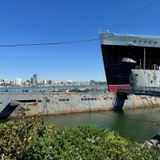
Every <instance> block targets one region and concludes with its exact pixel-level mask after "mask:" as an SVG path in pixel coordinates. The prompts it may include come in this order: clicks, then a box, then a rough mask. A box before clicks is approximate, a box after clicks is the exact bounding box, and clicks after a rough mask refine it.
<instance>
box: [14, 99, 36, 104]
mask: <svg viewBox="0 0 160 160" xmlns="http://www.w3.org/2000/svg"><path fill="white" fill-rule="evenodd" d="M16 101H17V102H21V103H36V99H24V100H23V99H22V100H16Z"/></svg>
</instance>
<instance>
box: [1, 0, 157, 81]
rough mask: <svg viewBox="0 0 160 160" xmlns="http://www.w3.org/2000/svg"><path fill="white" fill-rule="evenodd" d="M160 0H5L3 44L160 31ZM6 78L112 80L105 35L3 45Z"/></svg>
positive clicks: (2, 9)
mask: <svg viewBox="0 0 160 160" xmlns="http://www.w3.org/2000/svg"><path fill="white" fill-rule="evenodd" d="M159 19H160V1H159V0H134V1H130V0H121V1H119V0H14V1H13V0H0V45H5V44H17V43H18V44H23V43H45V42H60V41H77V40H86V39H93V38H99V33H100V32H102V31H106V30H110V31H112V32H115V33H131V34H145V35H160V20H159ZM0 57H1V61H0V78H5V79H10V80H11V79H14V78H15V77H21V78H22V79H23V80H27V79H30V77H31V76H32V75H33V74H35V73H37V74H38V78H39V79H41V80H42V79H52V80H55V81H59V80H106V79H105V72H104V67H103V60H102V53H101V47H100V42H99V40H97V41H91V42H85V43H73V44H63V45H50V46H32V47H8V48H7V47H6V48H5V47H0Z"/></svg>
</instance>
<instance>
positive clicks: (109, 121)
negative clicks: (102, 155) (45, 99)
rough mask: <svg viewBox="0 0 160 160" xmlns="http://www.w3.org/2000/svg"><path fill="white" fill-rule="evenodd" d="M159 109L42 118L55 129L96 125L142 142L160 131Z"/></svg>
mask: <svg viewBox="0 0 160 160" xmlns="http://www.w3.org/2000/svg"><path fill="white" fill-rule="evenodd" d="M159 114H160V109H159V108H156V109H152V110H151V109H142V110H132V111H129V110H128V111H124V112H96V113H95V112H92V113H79V114H70V115H59V116H48V117H43V118H44V120H45V121H49V122H52V123H55V125H56V128H63V127H65V126H68V127H76V126H79V125H97V126H98V127H100V128H107V129H110V130H113V131H117V132H118V133H119V134H120V135H121V136H123V137H126V138H129V139H131V140H135V141H138V142H143V141H144V140H146V139H150V138H152V137H153V136H155V135H156V134H157V133H158V132H159V129H160V126H159V124H160V116H159Z"/></svg>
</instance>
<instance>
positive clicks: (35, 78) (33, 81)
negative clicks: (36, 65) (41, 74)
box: [31, 74, 38, 85]
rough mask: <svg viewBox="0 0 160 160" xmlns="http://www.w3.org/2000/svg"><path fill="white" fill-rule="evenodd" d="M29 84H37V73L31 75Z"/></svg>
mask: <svg viewBox="0 0 160 160" xmlns="http://www.w3.org/2000/svg"><path fill="white" fill-rule="evenodd" d="M31 84H33V85H37V84H38V75H37V74H34V75H33V76H32V77H31Z"/></svg>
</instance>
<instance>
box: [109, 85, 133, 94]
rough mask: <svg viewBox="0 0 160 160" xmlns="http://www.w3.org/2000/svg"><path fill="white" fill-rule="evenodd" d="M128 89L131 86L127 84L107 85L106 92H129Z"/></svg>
mask: <svg viewBox="0 0 160 160" xmlns="http://www.w3.org/2000/svg"><path fill="white" fill-rule="evenodd" d="M130 88H131V86H130V85H129V84H118V85H116V84H115V85H114V84H113V85H112V84H109V85H108V91H109V92H117V91H118V90H120V89H124V90H130Z"/></svg>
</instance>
